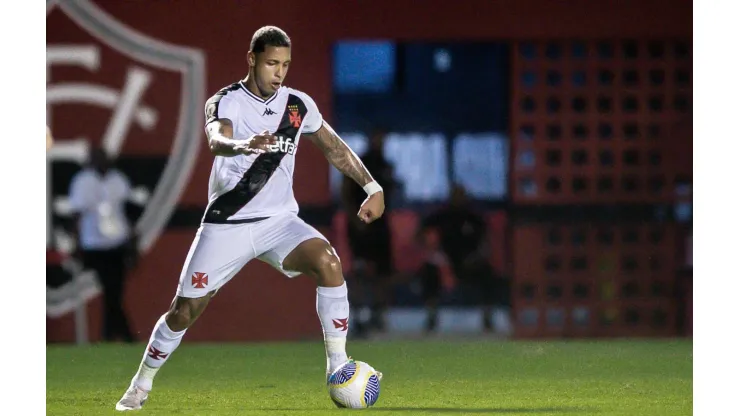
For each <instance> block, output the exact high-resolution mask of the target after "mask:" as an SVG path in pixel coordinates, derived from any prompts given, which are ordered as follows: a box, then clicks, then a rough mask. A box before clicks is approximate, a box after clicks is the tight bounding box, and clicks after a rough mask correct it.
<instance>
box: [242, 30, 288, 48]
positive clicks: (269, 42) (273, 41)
mask: <svg viewBox="0 0 740 416" xmlns="http://www.w3.org/2000/svg"><path fill="white" fill-rule="evenodd" d="M267 46H284V47H288V48H289V47H290V38H289V37H288V34H287V33H285V31H284V30H283V29H280V28H279V27H277V26H264V27H261V28H259V29H257V31H256V32H254V36H252V43H251V44H250V45H249V49H250V50H251V51H252V52H254V53H260V52H264V51H265V47H267Z"/></svg>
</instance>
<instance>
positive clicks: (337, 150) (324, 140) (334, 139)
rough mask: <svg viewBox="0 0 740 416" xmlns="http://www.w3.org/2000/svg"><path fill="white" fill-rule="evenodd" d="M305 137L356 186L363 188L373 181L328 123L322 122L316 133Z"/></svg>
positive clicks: (358, 159) (360, 162)
mask: <svg viewBox="0 0 740 416" xmlns="http://www.w3.org/2000/svg"><path fill="white" fill-rule="evenodd" d="M307 137H308V138H309V140H311V141H312V142H314V144H316V146H318V147H319V149H321V151H322V152H323V153H324V156H326V160H328V161H329V163H331V164H332V165H334V167H336V168H337V169H338V170H339V171H340V172H342V173H343V174H345V175H346V176H348V177H350V178H352V180H354V181H355V182H357V184H358V185H360V186H365V185H367V184H368V183H370V182H372V181H373V177H372V175H370V172H368V171H367V169H366V168H365V165H363V164H362V161H360V158H359V157H357V155H356V154H355V152H353V151H352V149H350V148H349V146H347V144H346V143H345V142H344V140H342V139H341V138H340V137H339V136H338V135H337V133H336V132H334V130H333V129H332V128H331V126H329V124H328V123H326V122H324V124H323V125H322V126H321V128H320V129H319V130H318V131H317V132H316V133H312V134H309V135H307Z"/></svg>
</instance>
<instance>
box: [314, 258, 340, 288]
mask: <svg viewBox="0 0 740 416" xmlns="http://www.w3.org/2000/svg"><path fill="white" fill-rule="evenodd" d="M316 277H317V280H318V283H319V286H327V287H336V286H341V285H342V283H344V277H343V276H342V262H341V261H340V260H339V257H337V256H336V254H334V253H333V252H329V251H328V250H327V251H325V252H322V254H321V255H320V256H319V257H318V258H317V259H316Z"/></svg>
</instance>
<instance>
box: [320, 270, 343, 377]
mask: <svg viewBox="0 0 740 416" xmlns="http://www.w3.org/2000/svg"><path fill="white" fill-rule="evenodd" d="M316 312H317V313H318V314H319V320H320V321H321V327H322V328H323V330H324V346H325V348H326V371H327V372H328V373H331V372H332V371H334V370H335V369H336V368H337V367H339V366H340V365H341V364H344V362H345V361H347V352H346V351H345V345H346V343H347V332H348V329H349V301H348V300H347V284H346V283H342V286H338V287H323V286H319V287H318V288H316Z"/></svg>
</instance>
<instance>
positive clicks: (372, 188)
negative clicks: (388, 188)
mask: <svg viewBox="0 0 740 416" xmlns="http://www.w3.org/2000/svg"><path fill="white" fill-rule="evenodd" d="M362 189H364V190H365V193H366V194H367V196H370V195H372V194H374V193H377V192H382V191H383V187H381V186H380V185H378V183H377V182H375V181H372V182H370V183H369V184H367V185H365V186H363V187H362Z"/></svg>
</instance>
